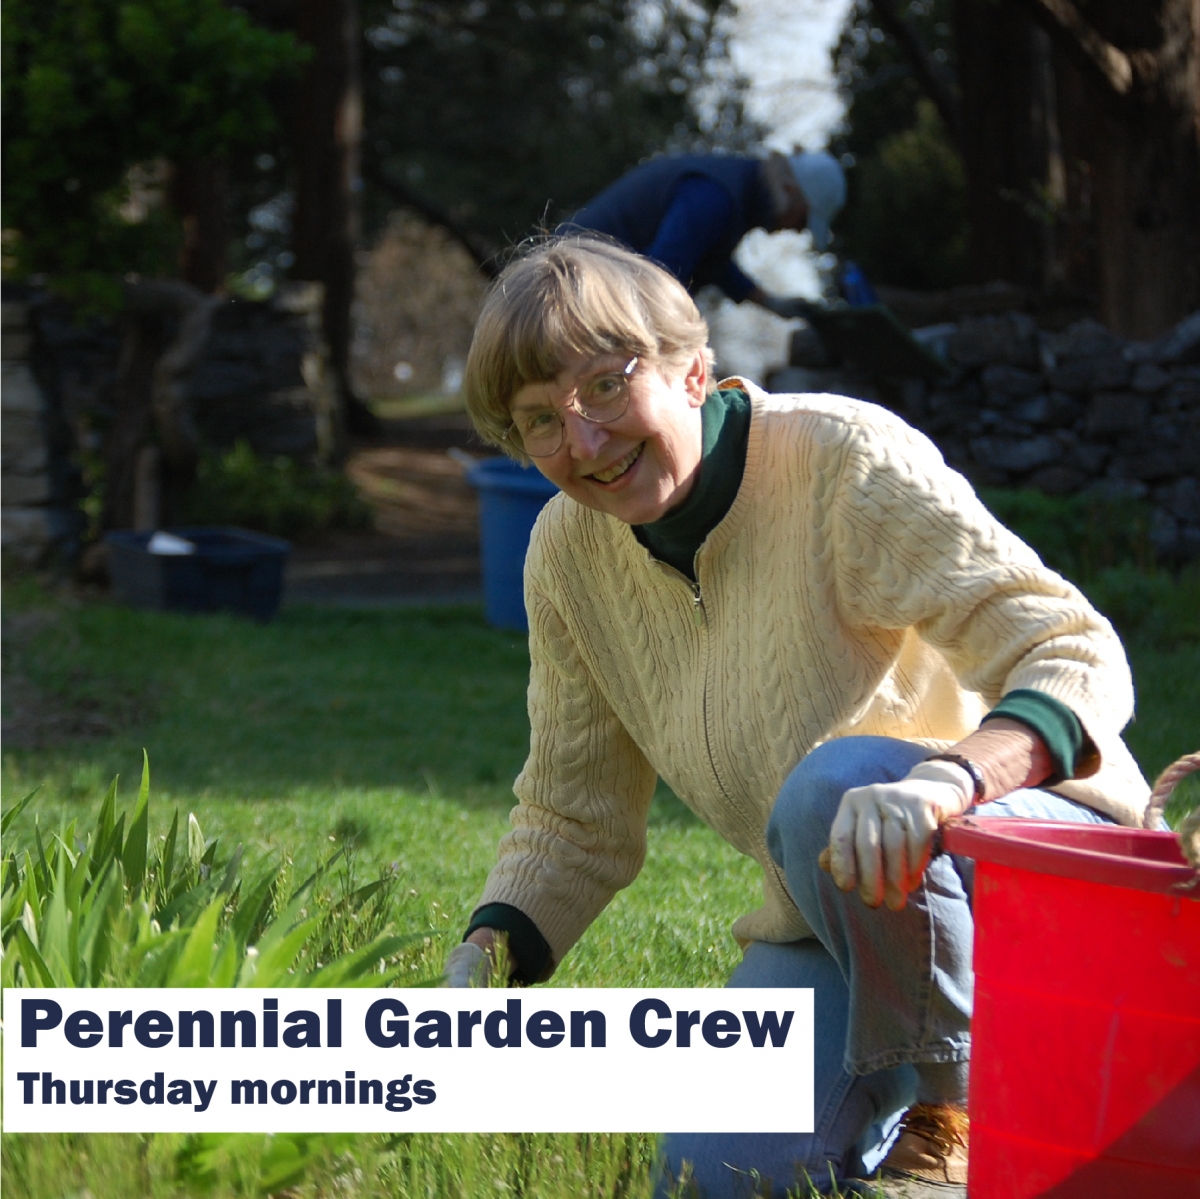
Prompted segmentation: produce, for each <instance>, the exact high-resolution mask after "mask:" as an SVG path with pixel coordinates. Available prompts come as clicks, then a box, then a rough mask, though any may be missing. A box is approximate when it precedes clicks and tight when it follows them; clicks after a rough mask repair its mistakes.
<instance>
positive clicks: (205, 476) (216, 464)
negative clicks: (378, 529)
mask: <svg viewBox="0 0 1200 1199" xmlns="http://www.w3.org/2000/svg"><path fill="white" fill-rule="evenodd" d="M184 519H185V521H186V522H188V523H191V524H213V525H240V526H241V527H243V528H247V529H257V530H259V531H260V532H262V533H274V534H277V535H279V536H283V537H289V536H294V535H295V534H297V533H304V532H308V531H310V530H313V529H327V528H332V527H339V528H358V527H363V526H366V525H367V524H369V523H370V519H371V512H370V509H369V508H368V507H367V505H366V504H364V503H363V501H362V500H361V499H359V496H358V492H357V491H355V489H354V485H353V484H352V483H351V482H350V480H349V479H347V478H346V476H345V475H343V474H341V473H340V472H337V471H331V470H322V469H321V468H319V467H315V466H309V465H307V464H305V463H303V462H300V461H297V460H296V459H294V458H287V457H283V456H280V457H277V458H270V459H266V458H259V457H258V456H257V455H256V454H255V453H254V451H253V450H252V449H251V448H250V446H249V444H247V443H246V442H245V441H239V442H238V443H237V444H236V445H235V446H234V447H233V449H231V450H228V451H226V452H225V453H223V454H222V453H218V452H209V453H208V454H206V455H205V457H204V458H203V460H202V461H201V463H200V468H199V470H198V472H197V475H196V482H195V484H194V485H193V487H192V489H191V491H190V493H189V494H188V497H187V500H186V506H185V512H184Z"/></svg>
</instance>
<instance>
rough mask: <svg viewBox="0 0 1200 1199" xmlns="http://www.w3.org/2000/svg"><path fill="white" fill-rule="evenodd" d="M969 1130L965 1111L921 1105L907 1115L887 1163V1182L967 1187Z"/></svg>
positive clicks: (884, 1175) (886, 1158)
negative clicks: (893, 1179) (889, 1180)
mask: <svg viewBox="0 0 1200 1199" xmlns="http://www.w3.org/2000/svg"><path fill="white" fill-rule="evenodd" d="M969 1129H970V1125H969V1124H968V1123H967V1113H966V1112H965V1111H963V1109H962V1108H960V1107H954V1106H952V1105H950V1104H937V1105H934V1104H931V1103H918V1104H916V1105H914V1106H913V1107H910V1108H909V1109H908V1111H907V1112H905V1113H904V1116H903V1117H902V1119H901V1121H900V1136H899V1137H898V1138H897V1140H896V1143H895V1144H894V1145H893V1146H892V1148H891V1151H890V1152H889V1153H888V1155H887V1157H885V1158H884V1159H883V1165H882V1166H881V1167H880V1173H881V1174H882V1175H883V1177H884V1178H910V1179H914V1180H916V1181H920V1182H924V1183H933V1184H941V1185H943V1186H965V1185H966V1182H967V1139H968V1133H969Z"/></svg>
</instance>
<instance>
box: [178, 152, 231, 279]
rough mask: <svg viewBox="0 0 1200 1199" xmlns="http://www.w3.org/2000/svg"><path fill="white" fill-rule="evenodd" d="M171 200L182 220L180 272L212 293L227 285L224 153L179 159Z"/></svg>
mask: <svg viewBox="0 0 1200 1199" xmlns="http://www.w3.org/2000/svg"><path fill="white" fill-rule="evenodd" d="M171 203H172V205H173V206H174V208H175V211H176V212H178V213H179V216H180V218H181V219H182V222H183V247H182V250H181V252H180V256H179V275H180V277H181V278H182V279H183V280H184V282H185V283H190V284H191V285H192V286H193V287H195V288H198V289H199V290H200V291H202V292H206V293H212V292H215V291H219V290H220V289H221V288H223V287H224V286H225V274H226V271H227V269H228V268H227V266H226V257H227V252H228V249H229V239H230V237H231V236H232V229H231V226H230V221H229V164H228V163H227V162H226V160H225V159H224V157H219V156H218V157H213V158H203V159H198V160H196V161H194V162H184V163H180V164H178V165H177V166H176V168H175V173H174V176H173V177H172V180H171Z"/></svg>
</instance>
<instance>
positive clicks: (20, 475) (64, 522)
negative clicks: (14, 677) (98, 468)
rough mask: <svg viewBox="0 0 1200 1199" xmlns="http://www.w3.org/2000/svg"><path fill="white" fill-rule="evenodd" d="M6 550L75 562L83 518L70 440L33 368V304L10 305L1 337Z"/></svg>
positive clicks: (1, 522)
mask: <svg viewBox="0 0 1200 1199" xmlns="http://www.w3.org/2000/svg"><path fill="white" fill-rule="evenodd" d="M0 346H2V360H0V500H2V508H0V547H2V548H3V550H4V552H5V554H8V555H11V556H12V557H14V558H16V559H17V560H18V561H21V562H23V563H24V564H26V565H28V566H34V567H47V566H53V565H56V564H58V563H66V562H69V561H70V559H71V558H72V557H73V556H74V553H75V552H76V550H77V548H78V540H79V535H80V532H81V530H82V526H83V519H82V516H81V515H80V513H79V512H78V510H77V509H76V507H75V505H74V501H75V500H76V499H77V498H78V483H77V475H76V471H75V469H74V466H73V464H72V462H71V458H70V453H69V451H70V436H69V431H68V430H67V429H66V428H65V427H64V425H63V422H62V420H61V417H60V415H59V413H58V411H57V409H56V408H55V407H54V406H53V405H52V404H51V403H50V402H49V401H48V399H47V396H46V393H45V391H44V390H43V389H42V387H41V386H40V384H39V383H38V380H37V378H36V377H35V375H34V372H33V370H32V367H31V365H30V357H31V352H32V349H33V331H32V329H31V327H30V323H29V305H28V304H27V303H24V302H22V301H17V300H8V299H6V300H5V301H4V302H3V331H2V337H0Z"/></svg>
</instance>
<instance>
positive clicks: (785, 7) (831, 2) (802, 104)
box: [732, 0, 850, 153]
mask: <svg viewBox="0 0 1200 1199" xmlns="http://www.w3.org/2000/svg"><path fill="white" fill-rule="evenodd" d="M849 7H850V0H739V3H738V6H737V13H736V16H735V17H734V20H733V25H734V33H733V39H732V53H733V61H734V65H735V66H736V67H737V68H738V70H739V71H740V72H741V73H742V74H743V75H745V76H746V77H747V78H748V79H749V80H750V96H749V98H748V108H749V110H750V114H751V115H752V116H753V117H755V118H757V119H758V120H760V121H762V122H763V123H764V124H766V125H767V126H768V127H769V128H770V129H771V130H772V132H771V135H770V136H769V137H768V139H767V145H768V146H769V148H771V149H773V150H782V151H784V152H785V153H788V152H790V151H791V149H792V147H793V145H796V144H801V145H803V146H804V147H805V149H810V150H811V149H819V148H820V147H822V146H824V145H825V142H826V140H827V139H828V136H829V133H830V130H831V129H832V128H833V127H834V126H835V125H836V124H837V122H838V120H839V119H840V118H841V115H842V106H841V102H840V101H839V100H838V97H837V92H836V90H835V87H834V82H833V76H832V74H831V71H830V62H829V55H830V50H831V49H832V47H833V45H834V43H835V42H836V41H837V38H838V32H839V31H840V29H841V26H842V22H843V21H844V20H845V17H846V12H847V10H848V9H849Z"/></svg>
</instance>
